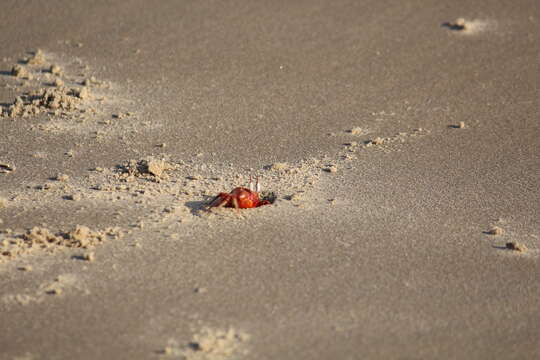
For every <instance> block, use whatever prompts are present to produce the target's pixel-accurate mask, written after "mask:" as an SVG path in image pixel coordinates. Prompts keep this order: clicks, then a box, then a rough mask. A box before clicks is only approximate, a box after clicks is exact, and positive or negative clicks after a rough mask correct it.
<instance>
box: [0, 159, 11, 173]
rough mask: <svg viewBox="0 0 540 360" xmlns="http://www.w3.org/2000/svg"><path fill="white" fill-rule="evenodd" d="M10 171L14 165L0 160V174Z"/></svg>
mask: <svg viewBox="0 0 540 360" xmlns="http://www.w3.org/2000/svg"><path fill="white" fill-rule="evenodd" d="M12 171H15V166H14V165H13V164H9V163H4V162H0V174H8V173H10V172H12Z"/></svg>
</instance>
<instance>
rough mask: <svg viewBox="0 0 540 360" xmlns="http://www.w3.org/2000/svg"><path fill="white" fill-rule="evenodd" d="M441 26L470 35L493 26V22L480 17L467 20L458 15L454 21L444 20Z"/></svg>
mask: <svg viewBox="0 0 540 360" xmlns="http://www.w3.org/2000/svg"><path fill="white" fill-rule="evenodd" d="M442 26H443V27H445V28H447V29H449V30H452V31H455V32H458V33H461V34H466V35H470V34H475V33H478V32H482V31H485V30H487V29H488V28H490V27H491V26H493V22H492V21H488V20H481V19H473V20H469V19H465V18H462V17H460V18H457V19H456V20H454V21H449V22H445V23H443V24H442Z"/></svg>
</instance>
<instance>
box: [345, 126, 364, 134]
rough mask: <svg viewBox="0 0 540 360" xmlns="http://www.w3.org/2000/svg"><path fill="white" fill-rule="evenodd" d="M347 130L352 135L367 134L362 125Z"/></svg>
mask: <svg viewBox="0 0 540 360" xmlns="http://www.w3.org/2000/svg"><path fill="white" fill-rule="evenodd" d="M347 132H348V133H349V134H352V135H362V134H365V130H364V129H362V128H361V127H358V126H357V127H353V128H352V129H350V130H347Z"/></svg>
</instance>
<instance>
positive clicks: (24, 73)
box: [11, 64, 32, 80]
mask: <svg viewBox="0 0 540 360" xmlns="http://www.w3.org/2000/svg"><path fill="white" fill-rule="evenodd" d="M11 75H13V76H15V77H18V78H22V79H29V80H30V79H32V75H31V74H30V72H29V71H28V69H26V68H25V67H24V66H22V65H18V64H17V65H14V66H13V67H12V68H11Z"/></svg>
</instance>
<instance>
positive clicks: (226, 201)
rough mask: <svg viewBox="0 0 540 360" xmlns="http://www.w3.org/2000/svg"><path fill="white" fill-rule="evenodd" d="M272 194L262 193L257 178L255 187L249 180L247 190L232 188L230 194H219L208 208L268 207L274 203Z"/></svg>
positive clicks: (274, 197)
mask: <svg viewBox="0 0 540 360" xmlns="http://www.w3.org/2000/svg"><path fill="white" fill-rule="evenodd" d="M275 199H276V196H275V195H274V193H264V194H263V193H262V192H261V185H260V184H259V178H257V179H256V183H255V186H253V181H252V180H251V178H250V179H249V189H248V188H245V187H237V188H234V189H233V191H231V192H230V193H228V194H227V193H219V194H218V195H217V196H216V197H214V198H213V199H212V201H210V203H209V204H208V207H209V208H213V207H229V208H235V209H250V208H255V207H259V206H263V205H270V204H272V203H273V202H274V200H275Z"/></svg>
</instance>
